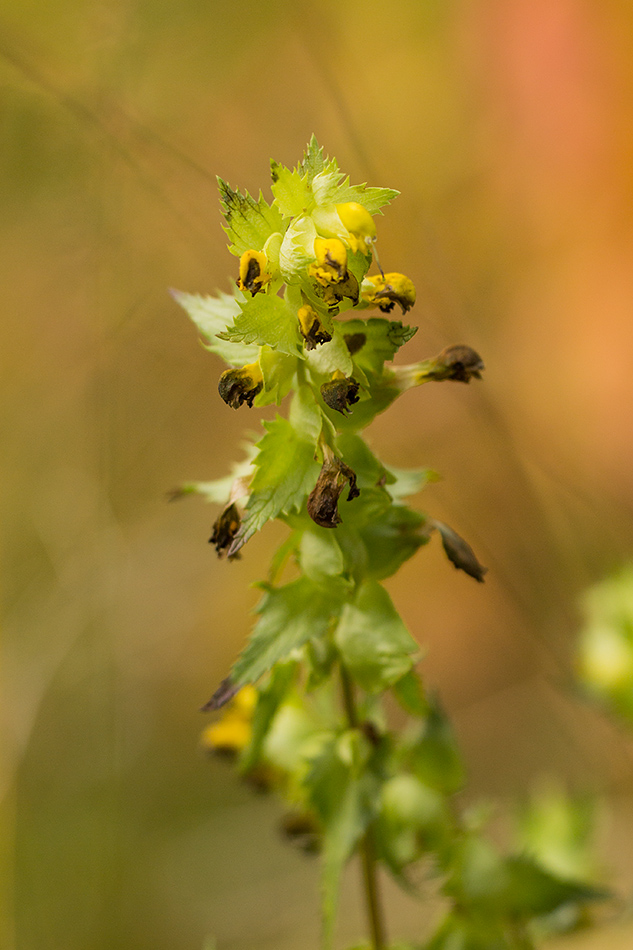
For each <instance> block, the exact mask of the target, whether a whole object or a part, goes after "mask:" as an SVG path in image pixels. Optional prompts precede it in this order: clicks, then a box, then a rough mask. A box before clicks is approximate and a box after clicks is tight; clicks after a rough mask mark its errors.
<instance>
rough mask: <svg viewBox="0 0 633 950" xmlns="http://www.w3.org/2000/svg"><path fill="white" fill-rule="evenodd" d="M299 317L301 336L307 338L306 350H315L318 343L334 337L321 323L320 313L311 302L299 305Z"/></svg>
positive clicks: (326, 341)
mask: <svg viewBox="0 0 633 950" xmlns="http://www.w3.org/2000/svg"><path fill="white" fill-rule="evenodd" d="M297 317H298V318H299V329H300V330H301V336H302V337H303V339H304V340H305V344H306V350H313V349H314V348H315V347H316V345H317V343H329V342H330V340H331V339H332V336H331V334H330V333H328V332H327V330H326V329H325V327H324V326H323V324H322V323H321V318H320V317H319V314H318V313H317V312H316V310H314V308H313V307H311V306H310V304H309V303H307V304H305V305H304V306H303V307H299V309H298V310H297Z"/></svg>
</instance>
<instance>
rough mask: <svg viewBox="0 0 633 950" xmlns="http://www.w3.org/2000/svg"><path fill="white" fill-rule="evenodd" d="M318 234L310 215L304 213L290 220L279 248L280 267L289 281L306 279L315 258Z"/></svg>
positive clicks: (296, 281)
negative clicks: (315, 242) (308, 269)
mask: <svg viewBox="0 0 633 950" xmlns="http://www.w3.org/2000/svg"><path fill="white" fill-rule="evenodd" d="M316 236H317V231H316V227H315V226H314V221H313V220H312V218H310V217H309V216H306V215H302V216H301V217H299V218H296V219H295V220H294V221H291V222H290V225H289V227H288V229H287V231H286V233H285V234H284V238H283V241H282V242H281V248H280V249H279V268H280V270H281V274H282V276H283V278H284V280H286V281H288V283H291V284H293V283H294V284H296V283H298V282H299V281H301V280H305V278H306V276H307V268H308V266H309V265H310V264H311V263H312V261H314V260H315V253H314V240H315V238H316Z"/></svg>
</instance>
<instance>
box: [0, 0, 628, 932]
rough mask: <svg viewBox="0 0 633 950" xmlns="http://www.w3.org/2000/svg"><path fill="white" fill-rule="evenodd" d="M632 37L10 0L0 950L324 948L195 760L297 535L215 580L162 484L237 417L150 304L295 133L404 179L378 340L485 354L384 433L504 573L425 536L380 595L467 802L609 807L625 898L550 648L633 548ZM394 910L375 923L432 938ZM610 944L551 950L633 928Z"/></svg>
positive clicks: (526, 13)
mask: <svg viewBox="0 0 633 950" xmlns="http://www.w3.org/2000/svg"><path fill="white" fill-rule="evenodd" d="M632 36H633V11H632V9H631V6H630V4H629V3H628V2H627V0H488V2H482V3H469V2H466V0H461V2H460V0H392V2H391V3H389V4H386V3H379V2H376V0H363V2H360V0H343V2H334V0H323V2H321V3H319V4H306V3H291V2H290V0H270V2H269V3H267V4H261V3H255V2H252V0H243V2H241V3H239V4H232V3H224V2H213V0H210V2H206V3H203V2H201V0H181V2H179V3H173V2H168V0H92V2H88V3H85V2H81V0H56V2H55V3H50V4H44V3H41V2H37V0H11V2H10V3H9V2H5V3H4V4H2V8H1V9H0V102H1V111H0V142H1V145H0V168H1V179H0V194H1V198H0V200H1V204H2V219H1V221H0V271H1V272H2V298H3V309H4V313H5V317H4V320H3V327H4V331H5V332H4V342H3V345H2V348H1V352H0V360H1V361H2V373H1V383H0V386H1V387H2V397H3V398H2V410H1V420H2V421H1V425H2V434H3V446H4V448H3V453H2V461H1V462H0V466H1V468H2V484H3V491H2V508H3V521H4V525H5V532H4V533H5V541H6V545H5V550H4V564H3V567H4V569H3V578H4V583H3V601H4V608H5V609H4V613H5V620H4V661H3V669H4V672H3V676H4V683H3V710H2V716H3V727H4V729H3V731H4V735H5V741H4V746H5V755H4V757H3V763H2V772H1V776H0V781H1V786H0V791H1V795H2V808H3V812H2V814H3V819H4V824H3V836H2V855H3V872H2V881H1V883H2V902H3V907H2V913H1V914H0V919H1V923H0V928H1V933H0V945H1V946H2V947H6V948H7V950H35V948H37V950H57V948H62V947H63V948H64V950H84V948H86V947H90V948H91V950H106V948H108V950H109V948H119V947H125V948H126V950H141V948H147V947H152V948H153V950H168V948H169V950H180V948H182V950H185V948H196V947H200V948H202V947H203V946H206V947H212V946H214V944H213V941H214V940H217V947H218V950H298V948H301V950H311V948H316V947H317V944H318V908H317V896H316V890H315V887H316V866H315V864H314V863H313V862H311V861H310V860H309V859H306V858H305V857H304V856H302V855H300V854H298V853H296V852H294V851H292V850H291V849H290V848H288V847H287V846H286V845H285V844H284V843H283V842H282V841H281V840H280V837H279V834H278V831H277V822H278V820H279V814H280V811H279V807H278V805H277V804H276V803H275V802H274V801H272V800H270V799H268V798H257V797H253V795H252V794H251V793H250V792H249V791H248V790H247V789H245V788H243V787H242V786H240V785H239V784H238V783H237V781H236V779H235V778H234V776H233V773H232V772H231V771H230V769H228V768H227V767H225V766H224V765H223V764H222V763H220V762H217V761H208V760H207V759H206V758H205V757H204V756H203V755H202V753H201V752H200V749H199V735H200V731H201V729H202V727H203V726H204V724H205V721H206V720H205V719H204V717H202V716H201V715H200V713H199V712H198V707H199V706H200V705H201V704H202V703H203V702H204V701H205V700H206V699H207V698H208V697H209V695H210V694H211V692H212V691H213V689H214V688H215V686H216V685H217V683H218V681H219V680H220V679H221V678H223V677H224V675H225V674H226V672H227V670H228V667H229V665H230V663H231V661H232V659H233V658H234V656H235V654H236V652H237V651H238V649H239V648H240V646H241V644H242V643H243V642H244V638H245V637H246V635H247V633H248V630H249V629H250V623H251V620H250V618H249V614H248V611H249V608H250V607H251V606H252V605H253V604H254V603H255V601H256V599H257V598H256V593H255V592H254V591H253V590H252V589H251V588H250V587H249V585H250V584H251V582H253V581H255V580H257V579H258V578H259V577H261V576H262V574H263V572H264V570H265V565H266V562H267V558H268V557H269V555H270V552H271V548H272V545H273V544H275V543H276V542H277V541H278V540H279V539H280V538H281V537H282V536H283V531H280V530H277V527H276V526H269V527H268V528H267V529H266V531H265V532H264V533H263V535H262V536H260V537H258V538H256V539H254V540H253V541H252V542H251V543H250V544H249V546H248V549H247V551H246V552H245V556H244V558H243V560H241V561H239V562H236V563H233V564H227V563H225V562H224V561H218V560H217V559H216V558H215V555H214V552H213V550H212V549H211V548H210V546H209V545H208V544H207V539H208V536H209V531H210V526H211V523H212V521H213V519H214V517H215V514H216V512H215V510H214V509H211V508H208V507H205V506H204V504H203V503H202V502H201V501H199V500H197V499H186V500H184V501H182V502H181V503H179V504H171V505H169V504H166V493H167V492H168V490H169V489H171V488H173V487H174V486H175V485H177V484H179V483H181V482H182V481H184V480H189V479H209V478H213V477H219V476H221V475H222V474H224V473H225V472H226V471H227V466H228V465H229V464H230V462H231V461H232V460H233V459H235V458H239V457H241V450H240V448H239V443H240V440H241V438H242V436H243V434H244V433H245V432H246V431H249V430H253V429H254V428H256V419H255V417H254V415H251V416H249V414H248V411H247V410H246V409H244V410H242V411H240V412H239V413H234V412H232V411H231V410H230V409H229V408H228V407H226V406H225V405H224V404H223V403H222V402H221V401H220V400H219V398H218V396H217V390H216V385H217V378H218V375H219V373H220V371H221V366H220V363H219V362H218V361H217V360H216V358H215V357H213V356H211V355H210V354H208V353H206V352H205V351H204V350H203V349H202V347H201V346H200V345H199V343H198V341H197V335H196V332H195V329H194V327H193V326H192V325H190V324H189V322H188V320H187V317H186V315H185V314H184V312H181V311H180V310H179V309H178V308H177V306H176V305H175V304H174V303H173V301H172V300H171V298H170V297H169V295H168V288H169V287H176V288H180V289H183V290H189V291H197V292H203V293H205V292H206V293H210V292H213V291H214V290H215V289H216V288H222V289H227V287H228V285H227V280H228V277H229V275H233V274H234V271H235V259H234V258H232V257H231V256H230V255H229V254H228V252H227V251H226V248H225V240H224V234H223V232H222V230H221V228H220V217H219V213H218V202H217V194H216V186H215V175H216V174H219V175H220V176H222V177H223V178H226V179H228V180H229V181H230V182H231V184H232V185H234V186H240V187H241V188H247V189H249V190H250V191H251V192H256V191H257V190H258V189H259V188H260V187H262V188H263V189H264V191H265V193H267V187H268V161H269V159H270V157H274V158H276V159H277V160H278V161H281V162H283V163H285V164H294V163H295V162H296V161H297V160H298V158H299V157H300V155H301V152H302V150H303V147H304V145H305V143H306V142H307V140H308V139H309V137H310V135H311V134H312V132H315V133H316V135H317V137H318V139H319V141H320V142H321V143H322V144H323V145H324V146H325V149H326V151H327V152H329V153H330V154H332V155H335V156H336V157H337V158H338V160H339V164H340V165H341V167H342V168H343V169H344V170H345V171H346V172H348V173H349V174H350V175H351V177H352V180H353V181H368V182H369V183H370V184H374V185H386V186H390V187H394V188H398V189H399V190H400V191H401V192H402V196H401V197H400V198H399V199H398V200H397V201H396V202H395V203H394V204H393V205H392V206H391V207H390V208H388V209H387V212H386V215H385V217H384V218H383V219H380V221H379V247H380V253H381V259H382V261H383V264H384V266H385V268H386V269H388V270H401V271H403V272H405V273H407V274H409V275H410V276H411V277H412V278H413V280H414V282H415V284H416V286H417V288H418V303H417V305H416V307H415V310H414V311H413V313H412V317H413V320H414V321H415V322H416V323H418V324H419V327H420V330H419V332H418V334H417V336H416V337H415V339H414V340H413V341H412V342H411V343H410V344H409V345H408V347H407V349H408V353H407V354H406V355H404V354H401V356H400V361H407V362H408V361H413V360H415V359H421V358H423V357H426V356H429V355H431V354H434V353H436V352H437V351H438V350H439V349H441V348H442V347H443V346H444V345H446V344H448V343H453V342H466V343H469V344H470V345H472V346H474V347H475V348H476V349H477V350H478V351H479V352H480V353H481V354H482V355H483V357H484V359H485V362H486V364H487V367H488V368H487V372H486V375H485V382H483V383H475V384H472V385H471V386H470V387H468V388H467V387H465V386H457V385H453V384H449V383H447V384H445V385H442V386H436V387H433V386H428V387H424V388H423V389H421V390H416V391H413V392H410V393H408V394H407V395H406V396H404V397H403V398H402V400H401V401H400V402H399V403H398V404H397V405H396V406H395V407H394V408H393V409H392V410H391V411H390V412H389V413H388V415H387V416H385V417H382V418H379V419H378V420H377V421H376V422H375V424H374V425H373V427H372V429H371V441H372V445H373V447H374V449H375V450H376V451H377V452H378V454H379V455H380V456H381V457H382V458H383V459H384V460H385V461H386V462H391V463H392V464H395V465H400V466H402V465H414V466H415V465H429V466H431V467H432V468H434V469H437V470H438V471H440V472H441V473H442V475H443V480H442V481H441V482H439V483H437V484H434V485H432V486H430V487H429V488H428V489H427V490H426V492H425V495H423V496H420V497H419V498H418V499H416V504H419V505H420V506H423V507H424V509H425V510H428V511H430V512H431V513H432V514H433V515H434V516H436V517H439V518H442V519H444V520H446V521H448V522H449V523H450V524H451V525H453V526H454V527H455V528H456V529H457V530H458V531H459V532H460V533H461V534H463V535H465V536H466V537H467V538H468V539H469V541H470V542H471V544H472V545H473V547H474V548H475V550H476V552H477V554H478V555H479V557H480V559H481V560H482V561H483V562H484V563H485V564H487V565H488V567H489V569H490V570H489V574H488V576H487V579H486V583H485V585H477V584H475V583H474V582H473V581H472V580H471V579H470V578H468V577H466V576H465V575H462V574H457V573H456V572H455V571H454V570H453V569H452V567H451V565H450V564H448V563H447V562H446V560H445V558H444V557H443V555H442V552H441V548H440V546H439V544H438V543H437V542H435V543H433V544H432V545H430V546H429V547H428V548H425V549H423V550H422V551H421V552H420V553H419V554H418V555H417V556H416V558H415V559H413V561H411V562H409V564H407V565H406V567H405V568H404V569H403V570H402V571H401V573H400V575H399V576H398V578H396V579H394V580H393V581H391V582H390V583H389V588H390V591H391V593H392V596H393V597H394V599H395V601H396V603H397V605H398V606H399V608H400V609H401V611H402V613H403V615H404V617H405V619H406V621H407V622H408V624H409V625H410V628H411V629H412V631H413V632H414V634H415V635H416V636H417V638H418V639H419V641H420V642H421V643H422V644H423V645H424V646H425V648H426V649H427V655H426V659H425V660H424V670H425V675H426V677H427V681H428V682H429V683H430V684H432V686H433V688H434V689H436V690H438V691H439V692H440V694H441V695H442V697H443V700H444V703H445V705H446V707H447V709H448V711H449V713H450V715H451V716H452V717H453V719H454V721H455V723H456V728H457V731H458V735H459V738H460V742H461V745H462V748H463V751H464V755H465V758H466V762H467V764H468V771H469V776H470V785H469V795H470V796H472V797H474V798H476V797H479V796H485V797H489V798H492V799H494V800H496V801H500V802H505V801H507V800H509V799H512V798H513V797H515V796H518V795H521V794H523V793H524V792H525V790H526V789H527V788H529V787H530V786H531V785H532V784H533V783H534V782H538V781H540V780H542V778H543V776H551V775H556V776H558V777H559V778H560V779H561V781H563V782H564V783H566V785H567V786H568V787H569V788H571V789H572V790H578V791H582V792H591V793H594V794H596V795H598V796H599V797H600V799H601V800H602V801H603V802H604V814H605V815H606V816H608V817H607V818H606V819H605V820H604V821H602V822H601V824H600V828H599V842H598V844H599V847H600V853H601V856H602V857H601V860H603V862H604V864H605V867H606V868H607V869H608V872H609V879H610V880H611V881H612V882H614V883H615V885H616V888H617V889H618V891H619V892H620V893H622V894H624V895H626V894H627V892H629V891H630V890H631V889H633V862H632V861H631V854H632V853H633V849H632V845H633V787H632V778H633V744H632V742H631V739H630V737H629V735H628V733H627V732H626V731H623V730H621V729H620V728H619V727H618V726H617V725H615V724H614V723H612V722H610V721H609V720H608V719H607V718H606V717H605V716H603V715H602V714H601V713H600V711H599V710H596V709H594V708H592V707H590V706H589V705H588V704H587V703H585V702H583V701H582V699H581V698H580V697H579V696H578V694H577V690H576V688H575V686H574V681H573V669H572V666H573V664H572V659H573V647H574V641H575V636H576V632H577V629H578V626H579V623H580V617H579V612H578V597H579V595H580V593H581V592H582V591H583V590H584V589H585V588H586V587H587V585H589V584H591V583H593V582H595V581H596V580H599V579H600V578H602V577H603V576H605V575H606V574H608V573H609V572H610V571H611V570H613V569H614V568H616V567H617V566H618V565H619V564H621V563H623V562H625V561H626V560H627V559H629V558H630V557H631V555H632V553H633V531H632V527H633V518H632V508H633V481H632V477H631V472H632V469H633V438H631V436H632V432H631V407H632V406H633V319H632V307H633V266H632V264H633V212H632V205H631V185H632V181H633V174H632V169H633V123H632V122H631V114H632V106H633V40H632ZM500 807H502V806H500ZM353 871H354V869H351V872H352V873H351V874H350V876H349V880H348V881H347V883H346V889H347V897H346V901H347V903H346V911H345V913H344V915H343V918H344V919H343V920H342V922H341V924H340V928H339V936H340V939H341V941H343V940H346V939H347V940H349V941H351V940H352V939H353V938H354V937H355V936H358V935H359V933H361V931H360V917H359V911H358V908H357V904H356V897H357V892H356V879H355V875H354V873H353ZM388 900H389V916H390V921H391V924H392V927H391V929H392V931H393V933H394V935H398V934H400V935H407V934H408V935H410V936H411V935H415V934H418V935H421V934H424V933H426V932H427V931H428V928H429V926H430V923H431V921H430V920H429V912H428V910H427V909H425V907H424V905H418V904H416V903H415V902H413V901H409V900H408V899H407V900H404V899H402V898H399V897H398V896H397V895H395V893H393V892H392V890H391V889H389V890H388ZM618 933H619V932H618ZM602 939H603V942H602V943H600V942H599V941H597V940H596V938H594V937H592V936H585V937H584V938H581V940H580V942H577V943H574V944H570V946H574V947H576V946H577V947H580V946H582V947H583V948H584V947H589V946H591V947H594V946H599V945H600V946H609V947H610V948H616V947H620V946H621V947H622V948H624V947H629V946H631V943H633V937H632V936H631V933H630V931H629V933H628V935H627V934H626V933H625V932H622V933H619V936H618V935H617V934H615V932H610V936H609V938H608V942H607V943H604V938H602ZM618 940H620V941H621V943H618ZM205 941H206V943H205ZM583 941H584V942H583ZM565 946H567V944H565Z"/></svg>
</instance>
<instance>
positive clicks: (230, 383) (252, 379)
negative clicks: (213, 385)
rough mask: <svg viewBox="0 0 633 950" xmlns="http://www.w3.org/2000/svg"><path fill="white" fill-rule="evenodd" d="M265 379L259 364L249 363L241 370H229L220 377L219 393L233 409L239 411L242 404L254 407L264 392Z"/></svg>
mask: <svg viewBox="0 0 633 950" xmlns="http://www.w3.org/2000/svg"><path fill="white" fill-rule="evenodd" d="M263 386H264V377H263V376H262V371H261V369H260V367H259V363H248V364H247V365H246V366H242V368H241V369H227V370H225V372H224V373H222V375H221V376H220V381H219V383H218V392H219V393H220V396H221V397H222V399H223V400H224V402H225V403H226V404H227V406H230V407H231V409H239V408H240V406H241V405H242V403H246V405H247V406H248V407H249V408H252V406H253V400H254V399H255V396H256V395H257V394H258V393H260V392H261V391H262V388H263Z"/></svg>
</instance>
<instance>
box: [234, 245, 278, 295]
mask: <svg viewBox="0 0 633 950" xmlns="http://www.w3.org/2000/svg"><path fill="white" fill-rule="evenodd" d="M267 265H268V258H267V257H266V255H265V254H264V253H263V252H262V251H253V250H250V251H245V252H244V253H243V254H242V256H241V257H240V275H239V277H238V279H237V286H238V287H239V288H240V290H249V291H250V292H251V294H252V295H253V297H254V296H255V294H258V293H259V292H260V291H261V290H263V289H264V285H265V284H267V283H268V281H269V280H270V279H271V275H270V274H269V273H268V272H267V270H266V267H267Z"/></svg>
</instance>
